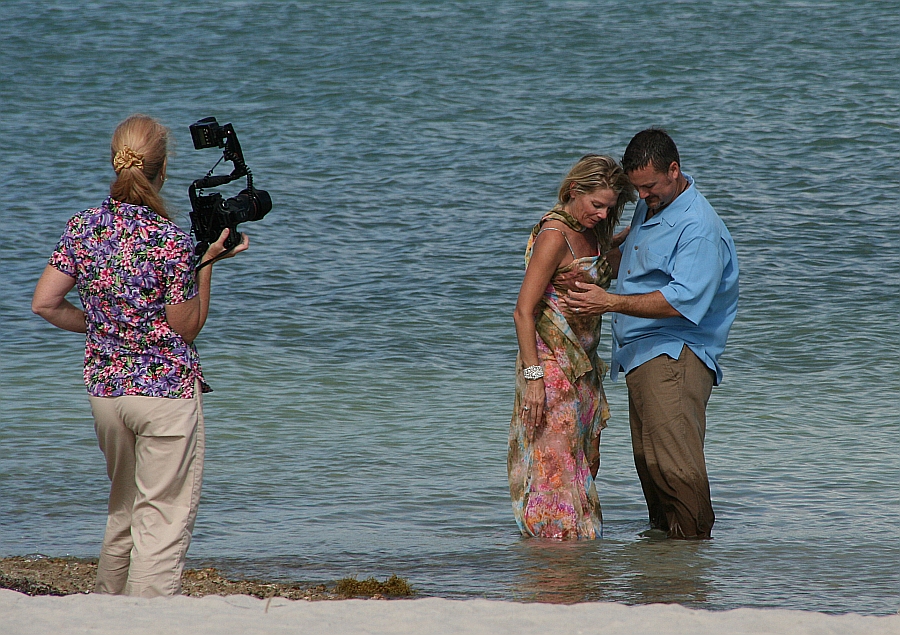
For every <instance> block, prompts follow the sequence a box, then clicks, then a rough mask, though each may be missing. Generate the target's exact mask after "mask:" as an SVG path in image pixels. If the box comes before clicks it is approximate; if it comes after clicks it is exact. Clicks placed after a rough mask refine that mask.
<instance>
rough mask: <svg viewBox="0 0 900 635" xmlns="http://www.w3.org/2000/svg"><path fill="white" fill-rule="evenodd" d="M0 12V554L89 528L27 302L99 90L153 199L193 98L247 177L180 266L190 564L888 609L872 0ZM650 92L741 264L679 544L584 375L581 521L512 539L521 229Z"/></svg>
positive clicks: (61, 543)
mask: <svg viewBox="0 0 900 635" xmlns="http://www.w3.org/2000/svg"><path fill="white" fill-rule="evenodd" d="M3 7H4V18H5V19H4V21H3V22H2V23H0V36H2V40H3V42H4V44H5V45H4V53H3V58H4V63H3V64H2V68H0V88H2V90H0V104H2V108H0V112H2V116H0V147H2V148H3V151H4V152H3V155H4V156H3V160H2V162H0V175H2V176H3V183H4V184H5V187H4V188H3V189H2V190H0V219H2V228H3V231H2V233H0V390H2V396H0V398H2V405H3V407H2V408H0V555H15V554H25V553H35V552H38V553H44V554H48V555H63V554H71V555H76V556H83V557H90V556H94V555H96V553H97V550H98V547H99V542H100V539H101V536H102V530H103V523H104V508H105V500H106V476H105V472H104V467H103V464H102V457H101V455H100V453H99V450H98V449H97V448H96V441H95V440H94V437H93V431H92V422H91V418H90V411H89V407H88V402H87V397H86V395H85V392H84V389H83V386H82V384H81V375H80V363H81V353H82V342H81V341H80V338H79V337H78V336H74V335H70V334H66V333H63V332H60V331H57V330H55V329H53V328H52V327H49V326H48V325H46V324H44V323H42V322H41V320H40V319H38V318H36V317H34V316H33V315H31V313H30V310H29V302H30V295H31V291H32V289H33V286H34V283H35V281H36V279H37V277H38V276H39V275H40V272H41V270H42V268H43V266H44V262H45V259H46V257H47V255H49V253H50V251H51V250H52V248H53V245H54V243H55V241H56V239H57V238H58V236H59V234H60V232H61V231H62V228H63V225H64V223H65V220H66V219H67V218H68V217H69V216H70V215H71V214H72V213H73V212H74V211H76V210H78V209H82V208H85V207H88V206H92V205H95V204H97V203H98V202H99V201H100V200H101V199H102V197H103V196H104V195H105V192H106V188H107V186H108V183H109V180H110V179H111V177H112V172H111V170H110V169H109V167H108V163H107V162H108V154H107V153H108V142H109V136H110V134H111V131H112V129H113V128H114V127H115V125H116V123H117V122H118V121H119V120H120V119H122V118H123V117H124V116H126V115H127V114H129V113H131V112H134V111H145V112H148V113H150V114H153V115H155V116H157V117H159V118H161V119H162V120H163V121H164V122H165V123H167V124H168V125H170V126H171V127H172V129H173V131H174V134H175V138H176V141H177V148H176V150H177V153H176V155H175V156H174V157H173V158H172V160H171V167H170V180H169V182H168V183H167V186H166V189H165V190H164V192H165V193H166V194H167V196H168V199H169V200H170V201H171V202H172V203H173V204H174V205H175V206H176V207H178V208H179V209H180V210H181V211H182V215H181V219H182V221H186V219H187V211H188V202H187V196H186V189H187V186H188V184H189V183H190V181H191V180H192V179H194V178H197V177H199V176H202V175H203V174H204V173H205V172H206V170H207V169H208V168H209V167H210V166H211V165H212V164H213V163H214V162H215V160H216V158H217V156H216V154H215V153H214V152H213V151H212V150H207V151H203V152H199V151H195V150H193V148H192V146H191V142H190V138H189V135H188V132H187V125H188V124H189V123H191V122H193V121H195V120H197V119H199V118H201V117H204V116H209V115H214V116H216V117H218V118H219V120H220V121H221V122H226V121H231V122H232V123H234V125H235V128H236V129H237V131H238V134H239V136H240V139H241V142H242V144H243V146H244V151H245V155H246V158H247V160H248V163H249V164H250V166H251V167H252V168H253V171H254V175H255V177H256V183H257V185H258V186H259V187H262V188H264V189H267V190H268V191H269V192H270V193H271V194H272V197H273V199H274V201H275V209H274V210H273V212H272V213H271V214H270V215H269V216H267V217H266V218H265V219H264V220H263V221H262V222H259V223H251V224H248V225H246V226H244V229H245V230H246V231H247V232H248V233H249V234H250V235H251V237H252V246H251V251H249V252H248V253H247V254H244V255H243V256H242V257H241V258H240V259H236V260H234V261H231V262H228V263H225V264H224V265H223V266H220V267H217V269H216V275H215V278H216V280H215V288H214V294H215V297H214V306H213V314H212V316H211V318H210V321H209V323H208V324H207V327H206V329H205V330H204V332H203V334H202V336H201V338H200V340H199V341H198V343H199V347H200V352H201V356H202V358H203V362H204V368H205V371H206V374H207V377H208V379H209V381H210V382H211V383H212V385H213V386H214V388H215V389H216V392H215V393H213V394H212V395H210V396H208V398H207V400H206V412H207V422H208V446H209V454H208V461H207V468H206V478H205V486H204V496H203V502H202V505H201V511H200V517H199V520H198V524H197V530H196V533H195V540H194V543H193V545H192V547H191V551H190V564H192V565H199V564H214V565H216V566H219V567H221V568H223V569H225V570H226V571H228V572H230V573H233V574H235V575H246V576H259V577H265V578H272V579H284V580H296V581H300V582H305V583H318V582H330V581H333V580H335V579H337V578H340V577H345V576H348V575H359V576H361V577H367V576H370V575H375V576H378V577H382V578H383V577H386V576H388V575H390V574H392V573H397V574H399V575H403V576H405V577H407V578H408V579H409V580H410V582H411V583H412V584H413V585H414V586H415V587H416V588H417V589H419V590H420V591H421V592H423V593H426V594H434V595H440V596H444V597H490V598H505V599H522V600H540V601H551V602H560V601H564V602H573V601H581V600H589V601H594V600H612V601H621V602H632V603H642V602H681V603H683V604H686V605H689V606H694V607H702V608H710V609H724V608H732V607H737V606H754V607H768V606H776V607H788V608H800V609H810V610H822V611H830V612H844V611H856V612H860V613H869V614H885V613H893V612H896V611H897V610H898V609H900V547H898V545H900V500H898V495H897V486H898V483H900V458H898V456H900V441H898V435H897V430H898V423H900V412H898V408H897V405H896V399H897V395H898V389H900V372H898V366H897V363H896V360H897V359H898V354H900V334H898V329H897V325H896V316H897V314H898V312H900V276H898V274H897V262H898V257H897V253H898V247H900V231H898V228H897V225H896V222H895V210H894V208H895V205H896V200H897V196H898V194H900V188H898V178H897V165H898V160H897V149H898V148H900V81H898V80H900V77H898V75H900V73H898V70H897V69H898V68H900V59H898V58H900V52H898V51H900V46H898V44H900V41H898V39H897V35H896V34H897V32H898V31H900V13H898V12H897V10H896V7H895V6H894V3H892V2H878V1H875V2H858V1H848V2H838V1H831V2H829V1H823V2H815V3H812V2H774V1H769V0H762V1H760V2H752V3H745V2H738V1H737V0H735V1H728V0H719V1H713V2H708V3H697V2H676V3H667V4H665V5H662V4H659V3H654V2H646V1H638V2H629V3H610V4H608V5H607V8H606V9H605V10H603V9H600V8H598V7H597V6H596V4H595V3H587V2H527V3H514V2H496V3H487V2H473V3H428V2H425V3H410V2H374V3H355V2H349V3H335V4H319V3H315V4H314V3H289V2H284V3H281V2H278V3H276V2H262V3H247V2H237V1H232V2H221V3H217V5H216V9H215V11H210V10H209V9H203V10H201V9H193V8H185V7H183V6H182V5H181V4H180V3H175V2H170V1H164V2H159V3H155V4H154V5H153V6H142V7H141V12H140V13H136V8H133V7H132V8H129V7H128V6H127V5H124V4H120V3H108V2H89V3H80V4H79V5H78V6H77V7H76V6H74V5H71V4H70V3H65V2H48V3H43V4H42V5H40V6H37V7H36V6H35V5H33V3H28V2H17V1H13V2H8V3H4V5H3ZM649 125H662V126H665V127H667V128H668V129H669V131H670V132H671V133H672V134H673V136H674V137H675V139H676V141H677V142H678V144H679V148H680V150H681V153H682V160H683V164H684V168H685V170H686V171H687V172H688V173H690V174H691V175H693V176H694V177H695V178H696V180H697V184H698V187H699V188H700V190H701V191H702V192H703V193H704V194H705V195H706V196H707V198H709V200H710V201H711V202H712V203H713V205H714V206H715V207H716V208H717V209H718V211H719V213H720V215H721V216H722V217H723V219H724V220H725V222H726V223H727V224H728V226H729V228H730V230H731V233H732V234H733V236H734V238H735V241H736V244H737V249H738V254H739V258H740V261H741V267H742V281H741V283H742V287H741V307H740V313H739V316H738V319H737V322H736V324H735V326H734V329H733V331H732V336H731V339H730V342H729V347H728V349H727V350H726V352H725V355H724V357H723V359H722V363H723V366H724V369H725V382H724V384H723V385H722V386H721V387H719V388H717V389H716V390H715V391H714V393H713V398H712V402H711V404H710V411H709V418H710V425H709V432H708V438H707V444H708V445H707V448H708V449H707V459H708V462H709V470H710V474H711V480H712V490H713V500H714V504H715V506H716V511H717V515H718V522H717V524H716V528H715V532H714V535H715V539H714V540H713V541H710V542H708V543H703V544H684V543H673V542H666V541H660V540H654V539H652V538H642V537H641V536H640V535H639V534H640V532H642V531H643V530H644V529H645V528H646V525H645V522H646V512H645V508H644V505H643V500H642V497H641V493H640V487H639V485H638V482H637V477H636V475H635V473H634V468H633V466H632V464H631V457H630V443H629V439H628V422H627V403H626V395H625V388H624V385H623V384H610V383H607V392H608V394H609V396H610V400H611V406H612V410H613V419H612V421H611V422H610V428H609V429H608V430H607V431H605V432H604V436H603V448H602V453H603V465H602V468H601V478H600V483H599V484H600V496H601V501H602V504H603V512H604V519H605V521H606V524H605V537H604V539H603V540H600V541H596V542H590V543H577V544H557V543H546V542H541V541H536V540H523V539H521V538H520V537H519V536H518V535H517V532H516V528H515V523H514V522H513V519H512V513H511V510H510V506H509V500H508V493H507V490H506V466H505V450H506V431H507V426H508V417H509V413H510V409H511V404H512V390H513V377H512V372H513V361H514V356H515V338H514V332H513V327H512V320H511V313H512V308H513V305H514V302H515V296H516V293H517V291H518V284H519V282H520V281H521V275H522V251H523V249H524V244H525V240H526V237H527V232H528V229H529V228H530V226H531V224H532V223H533V222H534V221H535V220H536V219H537V218H538V217H539V216H540V214H541V213H542V211H544V210H545V209H547V208H549V207H550V206H551V205H552V204H553V201H554V193H555V190H556V187H557V184H558V181H559V179H560V178H561V176H562V175H563V174H564V172H565V171H566V169H567V168H568V167H569V165H571V163H573V162H574V161H575V160H577V158H578V157H579V156H581V155H582V154H583V153H585V152H589V151H600V152H610V153H612V154H614V155H616V156H618V155H620V154H621V152H622V150H623V149H624V147H625V144H626V143H627V141H628V139H629V138H630V137H631V135H632V134H633V133H634V132H636V131H638V130H640V129H642V128H644V127H647V126H649ZM226 190H227V188H226ZM226 193H233V192H230V191H226ZM627 217H630V210H626V218H627ZM604 341H608V333H607V335H606V336H605V338H604ZM606 346H608V344H606Z"/></svg>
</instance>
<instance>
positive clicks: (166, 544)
mask: <svg viewBox="0 0 900 635" xmlns="http://www.w3.org/2000/svg"><path fill="white" fill-rule="evenodd" d="M195 393H196V394H195V397H194V398H193V399H166V398H163V397H141V396H126V397H91V398H90V401H91V410H93V413H94V428H95V430H96V431H97V440H98V441H99V444H100V449H101V450H102V451H103V454H104V455H105V456H106V471H107V474H108V475H109V480H110V491H109V516H108V517H107V523H106V534H105V536H104V538H103V547H102V549H101V551H100V563H99V565H98V568H97V583H96V586H95V589H94V590H95V591H96V592H97V593H116V594H124V595H134V596H140V597H155V596H160V595H177V594H178V593H180V592H181V572H182V569H183V568H184V559H185V556H186V554H187V550H188V546H189V545H190V543H191V532H192V531H193V529H194V520H195V519H196V517H197V506H198V504H199V502H200V485H201V481H202V478H203V454H204V432H203V402H202V397H201V393H200V386H199V385H197V386H196V391H195Z"/></svg>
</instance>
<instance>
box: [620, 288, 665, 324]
mask: <svg viewBox="0 0 900 635" xmlns="http://www.w3.org/2000/svg"><path fill="white" fill-rule="evenodd" d="M609 295H610V296H611V297H610V300H611V302H610V304H611V308H610V309H609V310H610V312H611V313H622V314H624V315H631V316H634V317H640V318H650V319H654V320H659V319H662V318H670V317H681V313H679V312H678V311H676V310H675V309H674V308H672V305H671V304H669V302H668V301H667V300H666V298H665V296H663V294H662V293H660V292H659V291H653V292H652V293H641V294H639V295H618V294H615V293H610V294H609Z"/></svg>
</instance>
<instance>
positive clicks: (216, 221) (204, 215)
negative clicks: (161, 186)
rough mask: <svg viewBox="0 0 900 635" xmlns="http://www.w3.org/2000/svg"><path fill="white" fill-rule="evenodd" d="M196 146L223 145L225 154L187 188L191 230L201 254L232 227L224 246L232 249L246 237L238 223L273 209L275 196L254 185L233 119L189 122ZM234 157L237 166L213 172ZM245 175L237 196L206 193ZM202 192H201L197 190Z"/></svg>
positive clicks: (220, 146) (233, 161)
mask: <svg viewBox="0 0 900 635" xmlns="http://www.w3.org/2000/svg"><path fill="white" fill-rule="evenodd" d="M190 130H191V138H192V139H193V140H194V148H195V149H196V150H202V149H203V148H214V147H217V146H218V147H219V148H224V151H223V152H222V158H220V159H219V160H218V161H217V162H216V165H214V166H213V167H212V169H210V171H209V172H207V174H206V176H205V177H203V178H202V179H197V180H196V181H194V182H193V183H191V186H190V187H189V188H188V195H189V196H190V198H191V233H192V234H194V238H196V239H197V248H196V253H197V255H198V256H202V255H203V254H204V253H205V252H206V250H207V249H208V248H209V246H210V244H212V243H214V242H216V241H217V240H218V239H219V235H220V234H221V233H222V230H224V229H225V228H226V227H227V228H229V229H230V230H231V232H230V233H229V234H228V238H226V239H225V249H226V250H231V249H234V248H235V247H237V246H238V245H240V244H241V241H242V240H243V237H242V236H241V234H240V233H239V232H238V231H237V226H238V223H243V222H246V221H251V220H260V219H261V218H262V217H263V216H265V215H266V214H268V213H269V211H270V210H271V209H272V199H271V198H270V197H269V193H268V192H266V191H265V190H257V189H255V188H254V187H253V175H252V174H251V173H250V168H248V167H247V164H246V163H244V154H243V152H241V144H240V143H239V142H238V138H237V134H236V133H235V132H234V127H233V126H232V125H231V124H230V123H226V124H225V125H224V126H220V125H219V123H218V122H217V121H216V118H215V117H206V118H204V119H201V120H200V121H198V122H197V123H194V124H191V125H190ZM223 159H224V160H225V161H231V162H232V163H233V164H234V169H233V170H232V171H231V174H229V175H227V176H213V175H212V173H213V170H215V169H216V166H217V165H219V163H221V162H222V160H223ZM242 176H246V177H247V187H246V189H243V190H241V191H240V193H238V195H237V196H232V197H231V198H228V199H226V198H224V197H223V196H222V195H221V194H219V193H218V192H212V193H211V194H203V190H204V188H213V187H218V186H219V185H225V184H226V183H231V182H232V181H234V180H235V179H239V178H241V177H242ZM198 192H199V193H198Z"/></svg>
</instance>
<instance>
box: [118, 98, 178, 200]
mask: <svg viewBox="0 0 900 635" xmlns="http://www.w3.org/2000/svg"><path fill="white" fill-rule="evenodd" d="M168 142H169V129H168V128H166V127H165V126H164V125H162V124H161V123H159V122H158V121H157V120H156V119H153V118H152V117H148V116H147V115H131V116H130V117H128V119H126V120H125V121H123V122H122V123H120V124H119V125H118V127H116V131H115V132H114V133H113V137H112V142H111V143H110V152H111V162H112V165H113V169H114V170H115V171H116V180H115V181H113V183H112V185H111V186H110V188H109V195H110V196H112V197H113V198H114V199H116V200H117V201H121V202H123V203H131V204H132V205H144V206H146V207H149V208H150V209H152V210H153V211H154V212H156V213H157V214H159V215H160V216H163V217H165V218H170V216H169V213H168V211H167V210H166V205H165V203H164V202H163V199H162V196H160V194H159V191H158V189H157V188H155V187H153V181H154V180H156V179H157V177H159V175H160V173H161V172H162V170H163V167H164V166H165V164H166V156H167V151H168Z"/></svg>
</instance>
